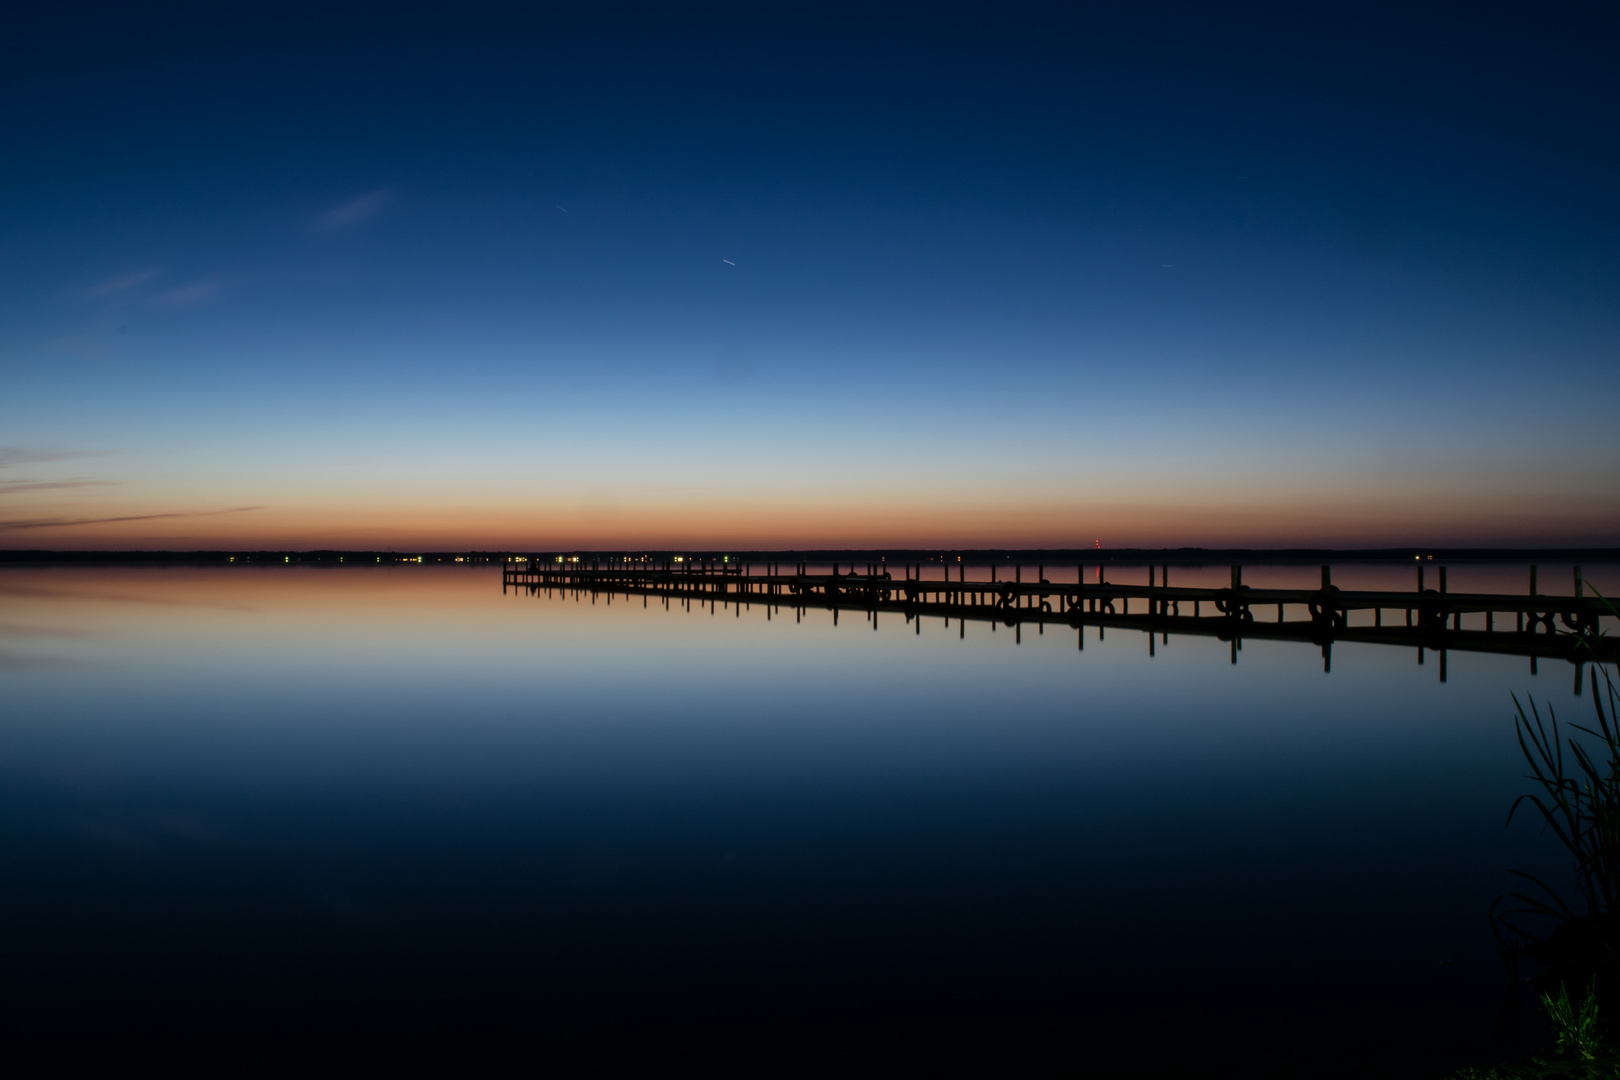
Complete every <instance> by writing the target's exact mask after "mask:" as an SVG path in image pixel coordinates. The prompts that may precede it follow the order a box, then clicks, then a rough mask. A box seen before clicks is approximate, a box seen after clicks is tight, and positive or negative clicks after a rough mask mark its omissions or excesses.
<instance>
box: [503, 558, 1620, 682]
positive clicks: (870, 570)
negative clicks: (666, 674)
mask: <svg viewBox="0 0 1620 1080" xmlns="http://www.w3.org/2000/svg"><path fill="white" fill-rule="evenodd" d="M985 569H986V570H987V571H988V577H987V578H977V577H976V578H975V579H973V580H970V579H969V577H968V570H969V567H968V566H967V565H966V564H955V565H952V564H949V563H945V564H943V565H937V564H922V563H917V564H906V565H903V566H897V567H887V566H885V565H882V564H874V563H867V564H864V565H861V566H858V565H849V566H847V567H845V566H843V565H841V564H837V563H834V564H833V565H832V567H831V569H830V570H829V571H827V572H816V573H812V572H810V570H809V567H808V566H807V564H804V563H798V564H792V565H786V566H784V564H782V563H767V564H764V565H760V566H755V565H752V564H748V563H743V562H737V561H732V560H729V559H721V558H714V559H699V560H683V561H682V560H676V559H674V558H661V559H656V560H654V559H613V560H609V559H602V558H596V557H583V556H572V555H548V556H541V557H532V558H527V559H521V560H514V561H511V562H508V563H507V564H506V565H505V567H504V569H503V570H502V574H501V589H502V592H505V591H507V590H508V589H513V590H517V591H527V592H539V591H561V592H579V593H589V594H591V595H593V596H595V595H599V594H606V595H607V596H608V597H609V598H610V599H611V597H612V596H613V595H622V596H641V597H644V598H659V599H661V600H663V601H665V602H666V603H667V602H669V601H678V602H681V603H683V604H688V605H690V604H698V605H709V606H710V607H711V609H716V608H725V609H730V608H733V607H735V608H736V609H737V611H738V613H739V614H740V613H741V611H742V609H743V608H744V607H752V606H754V605H763V606H764V607H765V608H766V610H767V614H768V615H769V614H770V613H772V612H776V613H780V612H781V611H782V610H784V609H786V610H790V611H794V612H795V613H796V616H798V617H802V615H803V613H804V611H805V610H807V609H810V608H816V609H822V610H831V611H832V612H833V616H834V619H835V621H836V619H837V617H838V613H839V612H840V611H851V610H853V611H861V612H863V613H865V614H866V615H867V617H868V619H869V621H870V622H871V623H872V626H873V628H874V629H875V628H876V626H877V620H878V616H879V615H880V614H886V615H893V616H899V617H902V618H904V619H905V620H906V622H907V623H911V624H914V626H915V632H916V633H918V634H921V633H922V626H923V622H924V620H926V619H941V620H943V623H944V626H945V627H946V628H949V627H950V625H951V621H952V620H955V622H956V629H957V632H958V635H959V636H965V635H966V623H968V622H985V623H989V624H991V625H992V626H994V625H996V624H1001V625H1003V626H1006V627H1008V628H1011V629H1012V630H1013V632H1014V635H1015V640H1018V641H1021V640H1022V634H1023V628H1024V627H1025V626H1026V625H1030V626H1033V627H1035V628H1036V630H1037V632H1038V633H1042V634H1044V633H1045V632H1046V629H1047V628H1048V627H1067V628H1069V629H1072V630H1075V631H1078V634H1077V639H1076V640H1077V645H1078V647H1079V648H1080V649H1084V648H1085V628H1086V627H1088V626H1095V627H1097V628H1098V633H1099V635H1101V634H1103V633H1104V632H1105V631H1106V630H1108V629H1116V628H1117V629H1120V630H1136V631H1142V632H1145V633H1146V634H1147V635H1148V642H1149V646H1148V647H1149V649H1150V651H1151V650H1152V649H1153V648H1154V640H1155V637H1156V636H1157V637H1162V638H1163V640H1164V641H1165V642H1166V643H1167V642H1168V639H1169V635H1170V634H1197V635H1201V636H1205V637H1216V638H1220V639H1222V640H1225V641H1230V642H1231V646H1232V647H1231V656H1232V663H1234V664H1235V663H1237V660H1238V653H1239V651H1240V650H1241V648H1242V643H1243V640H1244V639H1246V638H1249V639H1252V638H1259V639H1263V640H1273V641H1295V642H1302V643H1309V644H1312V645H1316V646H1319V647H1320V648H1321V651H1322V664H1323V670H1324V671H1327V670H1331V665H1332V646H1333V643H1334V642H1336V641H1348V642H1357V643H1366V644H1377V645H1388V646H1395V647H1404V648H1409V649H1416V650H1417V656H1418V662H1419V663H1423V662H1424V654H1425V652H1433V653H1435V654H1437V656H1438V660H1439V668H1440V678H1441V679H1442V681H1443V680H1444V679H1445V670H1446V654H1447V652H1450V651H1468V652H1489V653H1505V654H1509V655H1517V656H1525V657H1529V658H1530V661H1531V668H1532V671H1533V670H1534V669H1535V664H1536V661H1537V660H1538V659H1559V660H1566V661H1568V662H1570V663H1572V664H1574V665H1575V666H1576V669H1577V670H1576V692H1577V693H1579V692H1580V667H1581V666H1582V665H1583V664H1584V663H1586V662H1587V661H1601V662H1605V663H1607V662H1613V661H1614V660H1615V659H1616V658H1617V656H1620V649H1617V647H1616V646H1617V643H1616V642H1614V641H1611V640H1610V639H1607V638H1604V637H1600V636H1599V635H1598V633H1597V630H1598V627H1599V620H1600V618H1601V617H1603V616H1605V615H1612V614H1613V609H1612V608H1610V607H1609V606H1608V604H1607V603H1606V601H1604V600H1603V599H1601V598H1599V597H1597V596H1596V595H1586V594H1587V592H1588V591H1589V590H1587V589H1585V588H1584V587H1583V583H1582V580H1581V570H1580V568H1579V567H1576V568H1575V570H1574V579H1573V581H1572V582H1571V590H1570V593H1569V594H1568V595H1561V596H1560V595H1550V594H1547V593H1543V592H1541V591H1540V590H1539V589H1538V587H1537V586H1538V582H1537V580H1536V569H1535V567H1530V568H1529V571H1530V572H1529V579H1528V586H1529V587H1528V588H1527V590H1526V592H1525V593H1523V594H1522V595H1510V594H1504V593H1462V592H1450V591H1448V589H1447V588H1446V569H1445V567H1433V566H1428V567H1425V566H1422V565H1419V566H1417V567H1415V568H1414V569H1415V571H1416V574H1415V578H1414V581H1413V586H1414V587H1413V589H1412V590H1411V591H1409V592H1408V591H1347V590H1341V589H1340V588H1339V587H1338V586H1336V585H1334V584H1333V574H1332V567H1330V566H1323V567H1322V568H1321V573H1322V576H1321V585H1320V586H1319V587H1318V588H1315V589H1297V588H1296V589H1274V588H1251V587H1249V586H1247V585H1245V584H1243V568H1242V567H1241V566H1232V567H1231V578H1230V583H1229V584H1227V585H1225V586H1222V587H1219V588H1210V587H1184V586H1172V585H1171V584H1170V582H1169V578H1170V567H1169V566H1168V565H1165V566H1148V567H1146V568H1145V569H1146V573H1147V580H1146V581H1145V582H1136V583H1126V582H1116V581H1108V580H1106V577H1105V573H1106V569H1105V567H1104V566H1103V565H1101V564H1098V565H1096V566H1095V567H1094V570H1095V578H1096V580H1095V582H1088V581H1087V580H1086V569H1087V568H1086V566H1085V565H1084V564H1081V565H1079V566H1077V567H1076V577H1077V579H1078V580H1076V581H1073V582H1062V583H1054V582H1052V581H1049V580H1047V578H1046V568H1045V567H1037V568H1036V573H1035V575H1034V578H1033V580H1025V578H1024V574H1023V567H1021V566H1019V567H1014V568H1012V576H1011V578H1008V577H1006V576H1005V575H1004V574H1003V575H1002V578H1001V579H1000V580H998V578H997V572H998V567H996V566H994V565H991V566H989V567H987V568H985ZM895 570H899V571H900V573H901V575H902V576H900V577H895V576H894V572H895ZM953 570H954V571H955V576H954V577H953V575H952V571H953ZM1436 570H1437V571H1438V573H1434V574H1432V576H1430V574H1431V572H1433V571H1436ZM644 602H645V601H644ZM1352 613H1362V614H1361V617H1359V618H1358V619H1357V621H1356V622H1355V623H1354V624H1352V622H1351V615H1352ZM1366 613H1370V614H1371V620H1370V625H1368V619H1367V618H1366ZM1464 615H1469V616H1478V615H1483V617H1484V618H1483V622H1484V626H1483V628H1482V629H1472V628H1471V629H1466V630H1465V629H1463V627H1462V620H1463V616H1464ZM1471 621H1473V622H1478V621H1479V620H1477V619H1474V620H1471Z"/></svg>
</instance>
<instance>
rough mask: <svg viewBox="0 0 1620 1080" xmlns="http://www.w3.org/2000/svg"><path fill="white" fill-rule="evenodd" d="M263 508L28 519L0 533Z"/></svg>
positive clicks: (3, 525) (3, 526) (2, 524)
mask: <svg viewBox="0 0 1620 1080" xmlns="http://www.w3.org/2000/svg"><path fill="white" fill-rule="evenodd" d="M263 509H264V507H262V506H233V507H230V508H229V509H227V510H195V511H191V512H189V513H169V514H127V515H125V516H123V517H105V518H63V517H57V518H27V519H23V520H21V521H0V532H19V531H21V530H23V529H67V528H72V527H74V526H78V525H115V524H118V523H121V522H125V521H157V520H159V519H161V518H199V517H217V516H218V515H220V514H245V513H247V512H248V511H250V510H263Z"/></svg>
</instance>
